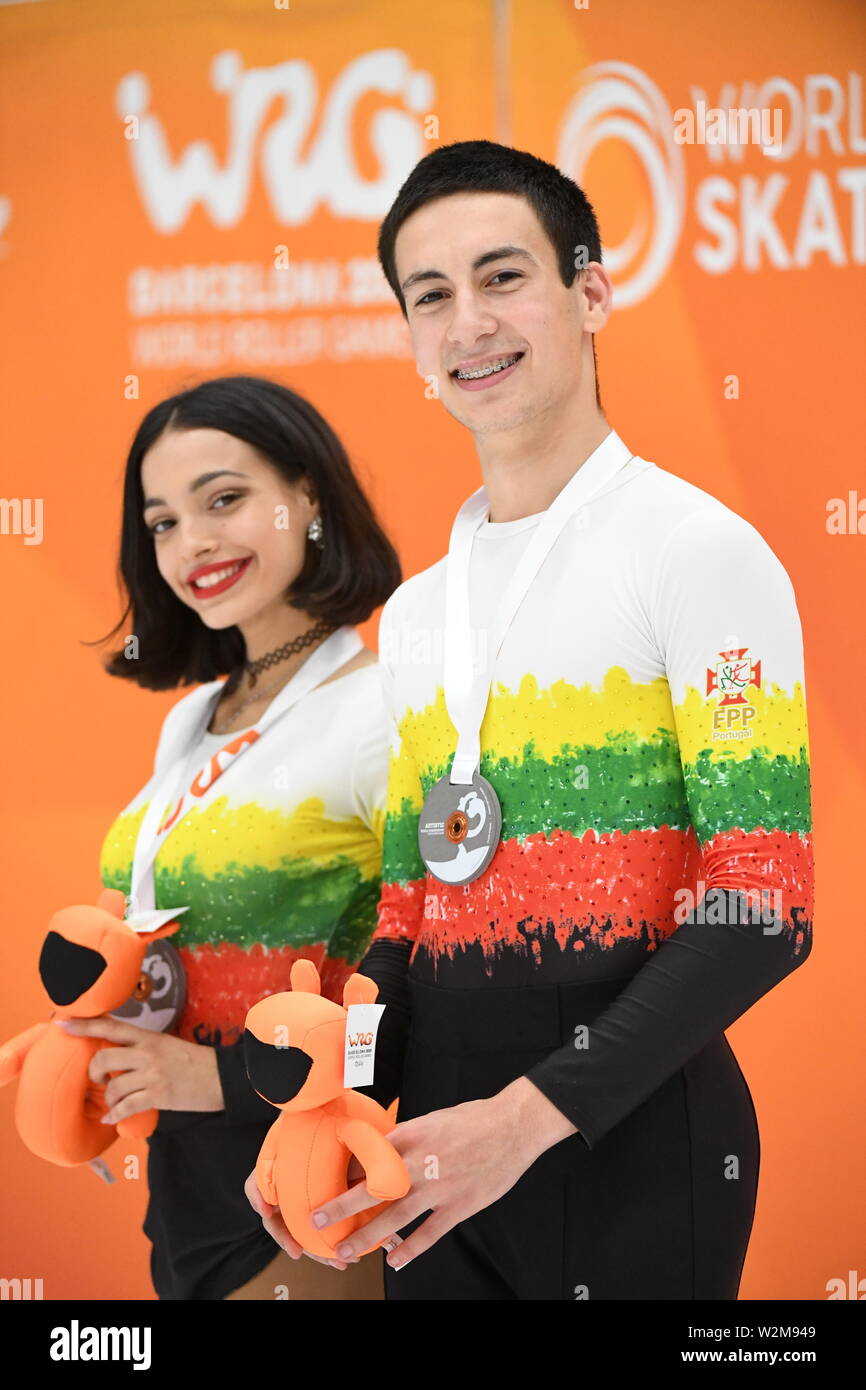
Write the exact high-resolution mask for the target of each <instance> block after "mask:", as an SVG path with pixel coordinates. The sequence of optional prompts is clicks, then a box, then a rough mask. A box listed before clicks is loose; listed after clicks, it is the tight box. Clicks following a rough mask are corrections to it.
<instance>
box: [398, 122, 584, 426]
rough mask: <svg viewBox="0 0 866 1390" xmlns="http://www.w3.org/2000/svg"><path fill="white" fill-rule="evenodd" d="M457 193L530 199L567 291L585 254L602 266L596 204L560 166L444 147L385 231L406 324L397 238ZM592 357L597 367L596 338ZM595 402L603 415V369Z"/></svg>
mask: <svg viewBox="0 0 866 1390" xmlns="http://www.w3.org/2000/svg"><path fill="white" fill-rule="evenodd" d="M455 193H515V194H517V195H518V196H520V197H522V198H525V199H526V200H527V202H528V203H529V204H530V205H531V207H532V209H533V211H534V212H535V215H536V217H537V218H538V220H539V222H540V223H541V225H542V227H543V228H544V230H545V232H546V233H547V236H548V239H549V240H550V242H551V244H552V246H553V249H554V251H555V252H556V259H557V264H558V266H559V274H560V278H561V279H562V283H563V284H564V285H566V286H570V285H572V284H573V282H574V277H575V275H576V274H577V273H578V270H579V269H581V267H580V266H579V265H577V264H575V262H576V261H577V258H578V251H579V250H580V249H583V250H584V262H588V261H598V262H601V236H600V234H599V230H598V222H597V221H596V216H595V212H594V211H593V208H592V204H591V203H590V201H589V199H588V198H587V196H586V194H585V193H584V191H583V189H582V188H579V187H578V185H577V184H576V183H575V182H574V180H573V179H570V178H568V176H567V175H566V174H563V173H562V171H561V170H560V169H557V168H556V166H555V165H554V164H548V163H547V161H546V160H544V159H539V158H538V157H537V156H536V155H534V154H529V153H528V152H527V151H526V150H515V149H512V148H511V147H510V146H509V145H497V144H495V143H494V142H493V141H492V140H461V141H458V142H456V143H455V144H453V145H440V146H439V148H438V149H435V150H431V152H430V154H428V155H425V157H424V158H423V159H422V160H419V162H418V163H417V164H416V165H415V168H414V169H413V170H412V172H411V174H410V175H409V177H408V178H407V179H406V181H405V183H404V184H403V185H402V187H401V188H400V191H399V192H398V194H397V197H396V198H395V199H394V202H393V203H392V205H391V207H390V208H389V210H388V213H387V216H386V217H385V220H384V222H383V223H382V226H381V227H380V229H379V243H378V253H379V262H380V264H381V266H382V270H383V272H384V275H385V279H386V280H387V281H388V284H389V285H390V286H391V289H392V290H393V291H394V293H395V295H396V296H397V300H398V303H399V305H400V309H401V311H402V314H403V317H404V318H406V317H408V316H407V313H406V301H405V299H404V298H403V292H402V290H401V289H400V285H399V282H398V280H397V267H396V263H395V258H394V244H395V242H396V240H397V233H398V232H399V230H400V228H401V227H402V225H403V223H404V222H405V221H406V218H407V217H410V216H411V214H412V213H413V212H417V211H418V209H419V208H421V207H423V206H424V204H425V203H430V202H432V201H433V199H434V198H447V197H449V196H450V195H452V194H455ZM592 356H593V362H594V363H596V358H595V335H593V340H592ZM595 398H596V402H597V404H598V408H599V410H600V409H601V396H600V394H599V389H598V366H597V363H596V374H595Z"/></svg>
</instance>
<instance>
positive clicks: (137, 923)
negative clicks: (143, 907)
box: [123, 907, 189, 931]
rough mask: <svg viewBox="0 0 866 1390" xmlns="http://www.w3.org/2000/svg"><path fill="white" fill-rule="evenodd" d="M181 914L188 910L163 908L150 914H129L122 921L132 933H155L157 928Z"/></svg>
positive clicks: (186, 908) (183, 908)
mask: <svg viewBox="0 0 866 1390" xmlns="http://www.w3.org/2000/svg"><path fill="white" fill-rule="evenodd" d="M182 912H189V908H188V907H163V908H159V909H158V910H157V909H154V910H152V911H150V912H130V913H128V914H127V916H126V917H124V919H123V920H124V922H125V923H126V925H127V926H128V927H132V930H133V931H156V929H157V927H163V926H165V924H166V922H173V921H174V919H175V917H179V916H180V914H181V913H182Z"/></svg>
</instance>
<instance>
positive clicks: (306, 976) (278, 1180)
mask: <svg viewBox="0 0 866 1390" xmlns="http://www.w3.org/2000/svg"><path fill="white" fill-rule="evenodd" d="M291 982H292V989H291V992H288V991H287V992H285V993H282V994H272V995H271V996H270V997H269V998H267V999H262V1000H261V1001H260V1002H259V1003H258V1004H254V1005H253V1007H252V1008H251V1009H250V1011H249V1013H248V1014H247V1017H246V1030H245V1032H244V1040H243V1041H244V1056H245V1059H246V1068H247V1075H248V1077H249V1079H250V1083H251V1084H252V1086H253V1088H254V1089H255V1090H256V1091H257V1092H258V1094H259V1095H260V1096H262V1097H263V1098H264V1099H265V1100H268V1101H270V1103H271V1105H275V1106H276V1108H277V1109H278V1110H280V1111H281V1112H282V1113H281V1114H280V1115H279V1116H278V1117H277V1119H276V1121H275V1122H274V1124H273V1125H272V1126H271V1128H270V1129H269V1130H268V1134H267V1137H266V1139H265V1142H264V1144H263V1145H262V1147H261V1150H260V1152H259V1157H258V1162H257V1163H256V1182H257V1183H258V1187H259V1190H260V1192H261V1194H262V1196H263V1197H264V1199H265V1201H266V1202H270V1204H271V1205H272V1206H277V1207H279V1209H280V1211H281V1213H282V1217H283V1220H284V1221H285V1223H286V1226H287V1228H288V1230H289V1231H290V1232H291V1234H292V1236H293V1237H294V1239H295V1240H296V1241H298V1243H299V1244H300V1245H302V1246H303V1248H304V1249H305V1250H308V1251H309V1252H310V1254H311V1255H323V1256H325V1257H326V1258H329V1257H330V1258H333V1257H334V1256H335V1254H336V1248H337V1246H338V1245H339V1244H340V1241H342V1240H345V1239H346V1237H347V1236H349V1235H351V1234H352V1232H353V1231H355V1230H357V1228H358V1227H359V1226H365V1225H366V1224H367V1222H368V1221H372V1220H373V1218H374V1216H376V1215H378V1213H379V1212H380V1211H383V1210H384V1208H385V1207H386V1206H387V1205H388V1204H389V1203H390V1202H393V1201H396V1199H397V1198H398V1197H405V1195H406V1193H407V1192H408V1191H409V1188H410V1187H411V1180H410V1177H409V1173H408V1171H407V1169H406V1165H405V1163H404V1162H403V1160H402V1158H401V1157H400V1155H399V1154H398V1153H397V1150H396V1149H395V1148H394V1146H393V1144H391V1143H390V1141H389V1140H388V1139H386V1138H385V1135H386V1134H387V1133H388V1131H389V1130H390V1129H393V1127H394V1126H393V1124H392V1123H391V1121H390V1119H389V1117H388V1112H387V1111H386V1110H384V1109H383V1107H382V1106H381V1105H379V1104H377V1102H376V1101H374V1100H372V1099H371V1098H370V1097H369V1096H363V1095H361V1094H360V1093H359V1092H358V1091H353V1090H347V1089H346V1088H345V1087H344V1085H343V1055H344V1045H345V1042H346V1021H347V1018H348V1014H347V1012H346V1010H347V1009H348V1007H349V1005H350V1004H372V1003H373V1002H374V1001H375V998H376V995H377V994H378V992H379V987H378V985H377V984H376V983H375V981H374V980H370V979H368V978H367V977H366V976H365V975H358V974H355V975H351V976H350V977H349V979H348V980H347V981H346V984H345V986H344V988H343V1004H344V1006H345V1007H344V1008H341V1007H340V1005H339V1004H335V1003H334V1002H333V1001H332V1000H330V999H323V998H322V995H321V985H320V982H319V972H318V970H317V969H316V967H315V965H314V964H313V962H312V961H310V960H296V961H295V963H294V965H293V966H292V972H291ZM353 1154H354V1155H355V1156H356V1158H357V1159H358V1161H359V1163H360V1164H361V1166H362V1168H363V1169H364V1171H365V1173H366V1181H367V1189H368V1191H369V1192H370V1193H371V1195H372V1196H374V1197H378V1198H380V1199H381V1205H380V1206H377V1207H368V1208H367V1210H366V1211H362V1212H358V1213H356V1214H355V1215H354V1216H348V1217H346V1219H345V1220H344V1221H335V1222H334V1224H333V1225H332V1226H328V1227H326V1228H325V1230H324V1231H317V1230H316V1228H315V1227H314V1226H313V1223H312V1222H311V1220H310V1213H311V1212H313V1211H315V1210H316V1209H317V1208H318V1207H320V1206H321V1205H322V1203H323V1202H327V1201H329V1200H330V1199H331V1198H332V1197H336V1196H337V1195H338V1194H339V1193H340V1192H345V1191H346V1189H347V1187H348V1185H349V1184H348V1179H347V1174H348V1169H349V1161H350V1159H351V1157H352V1155H353ZM377 1249H379V1245H378V1244H377V1245H371V1246H370V1247H369V1248H368V1249H367V1250H363V1251H361V1254H363V1255H368V1254H369V1253H370V1251H371V1250H377Z"/></svg>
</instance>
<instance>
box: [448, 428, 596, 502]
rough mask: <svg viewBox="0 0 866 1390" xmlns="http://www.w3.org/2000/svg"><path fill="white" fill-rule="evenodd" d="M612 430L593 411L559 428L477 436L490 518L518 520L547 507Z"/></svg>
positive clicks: (476, 441) (476, 442) (477, 446)
mask: <svg viewBox="0 0 866 1390" xmlns="http://www.w3.org/2000/svg"><path fill="white" fill-rule="evenodd" d="M532 425H533V426H535V422H534V421H533V422H532ZM611 432H612V431H611V426H610V425H609V423H608V421H607V420H606V419H605V418H604V416H603V415H602V414H601V413H600V412H598V413H596V414H594V415H593V416H592V417H590V419H588V420H586V421H585V422H584V423H583V424H580V423H578V424H576V425H574V426H573V427H568V428H564V429H559V430H548V431H547V432H542V433H539V431H538V430H537V428H533V429H532V431H531V432H530V430H529V429H527V430H525V431H521V430H517V431H509V432H508V433H507V434H498V435H492V436H484V435H481V436H476V440H475V444H476V448H477V449H478V456H479V460H480V463H481V476H482V478H483V480H484V486H485V488H486V490H487V496H488V497H489V499H490V520H491V521H494V522H496V521H517V520H519V519H520V518H521V517H524V516H533V515H534V514H535V513H536V512H544V511H546V510H547V508H548V507H549V506H550V504H551V503H552V502H553V500H554V498H555V497H557V496H558V495H559V493H560V492H561V491H562V489H563V488H564V487H565V485H566V483H567V482H568V481H569V479H570V478H572V477H573V476H574V474H575V473H576V472H577V470H578V469H579V468H580V467H581V466H582V465H583V464H584V463H585V462H586V460H587V459H588V458H589V456H590V454H592V453H594V452H595V450H596V449H597V448H598V446H599V444H601V443H602V441H603V440H604V439H606V438H607V436H608V435H609V434H610V433H611Z"/></svg>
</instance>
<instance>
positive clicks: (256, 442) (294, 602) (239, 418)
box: [85, 376, 402, 690]
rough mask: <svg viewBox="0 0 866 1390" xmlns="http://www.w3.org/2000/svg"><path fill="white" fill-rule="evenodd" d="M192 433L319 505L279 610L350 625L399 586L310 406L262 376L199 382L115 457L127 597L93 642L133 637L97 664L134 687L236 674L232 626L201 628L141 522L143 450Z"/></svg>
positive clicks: (341, 460) (364, 505) (340, 457)
mask: <svg viewBox="0 0 866 1390" xmlns="http://www.w3.org/2000/svg"><path fill="white" fill-rule="evenodd" d="M194 429H213V430H222V431H223V432H224V433H225V434H231V435H234V436H235V438H236V439H242V440H243V441H244V443H246V444H249V445H251V446H252V447H253V448H254V449H256V450H258V452H259V453H260V454H261V455H262V456H263V458H264V459H265V460H266V461H267V462H269V463H271V464H272V465H273V467H274V468H276V469H278V471H279V472H280V473H281V474H282V476H283V477H284V478H285V479H286V481H287V482H289V483H296V482H297V481H298V480H299V479H300V478H303V477H307V478H309V480H310V483H311V486H312V488H313V491H314V492H315V495H316V498H317V500H318V503H319V513H320V516H321V519H322V527H323V539H324V548H323V549H322V550H319V549H318V547H317V546H316V545H315V544H314V543H313V542H312V541H310V540H308V541H307V554H306V559H305V562H304V565H303V568H302V570H301V572H300V574H299V575H298V577H297V579H296V580H295V582H294V584H292V585H291V586H290V588H289V589H288V590H287V591H286V595H285V599H286V603H287V604H288V605H289V607H291V608H298V609H301V610H302V611H303V612H305V613H309V615H310V617H312V618H315V619H324V620H325V621H326V622H329V623H333V624H334V625H335V626H338V627H339V626H342V624H344V623H352V624H354V623H361V622H364V620H365V619H366V618H369V616H370V614H371V613H373V612H374V611H375V610H376V609H377V608H378V607H379V606H380V604H383V603H384V602H385V601H386V599H387V598H389V597H390V595H391V594H392V593H393V592H394V590H395V589H396V588H397V586H398V585H399V584H400V583H401V580H402V574H401V571H400V561H399V559H398V557H397V552H396V551H395V549H394V547H393V546H392V545H391V542H390V541H389V540H388V538H387V536H386V535H385V533H384V531H383V530H382V528H381V526H380V525H379V523H378V522H377V520H376V517H375V515H374V513H373V509H372V507H371V506H370V503H369V502H368V501H367V498H366V497H365V495H364V493H363V492H362V490H361V488H360V486H359V484H358V481H357V479H356V477H355V475H354V473H353V472H352V467H351V464H350V463H349V459H348V456H347V454H346V451H345V449H344V448H343V445H342V444H341V443H340V440H339V439H338V438H337V435H336V434H335V433H334V431H333V430H332V429H331V427H330V425H329V424H328V423H327V421H326V420H324V419H323V417H322V416H321V415H320V414H319V412H318V411H317V410H316V409H315V407H314V406H312V405H311V404H310V403H309V401H306V400H304V398H303V397H302V396H299V395H298V394H297V392H295V391H291V390H290V389H289V388H288V387H287V386H281V385H280V384H279V383H278V382H275V381H268V380H267V379H266V378H264V377H257V376H224V377H217V378H216V379H215V380H213V381H204V382H202V383H201V384H200V385H199V386H193V387H191V388H190V389H189V390H187V391H182V392H180V394H178V395H176V396H171V397H170V398H169V399H168V400H165V401H161V402H160V403H159V404H158V405H155V406H154V407H153V409H152V410H150V411H148V413H147V415H145V417H144V419H143V420H142V422H141V424H140V425H139V428H138V432H137V434H136V436H135V438H134V440H133V441H132V446H131V448H130V450H129V455H128V458H127V461H126V475H125V478H124V484H123V521H122V526H121V537H120V560H119V564H118V579H119V580H120V581H121V587H123V586H125V589H126V592H127V594H128V595H129V599H128V602H127V606H126V609H125V611H124V614H123V617H122V618H121V619H120V621H119V622H118V623H117V625H116V626H115V627H113V628H112V629H111V631H110V632H109V633H108V634H107V635H106V636H105V637H103V638H101V639H100V641H101V642H107V641H109V640H110V639H112V638H114V637H115V636H116V634H117V633H119V632H121V631H123V632H124V633H127V634H128V633H131V634H134V635H135V637H136V638H137V642H136V643H135V647H136V648H137V650H135V651H130V652H127V651H126V649H125V648H124V649H123V650H121V651H117V652H114V653H113V654H112V656H111V658H110V659H109V660H108V661H107V662H106V663H105V669H106V671H107V672H108V674H109V675H111V676H120V677H122V678H124V679H126V680H133V681H136V682H137V684H138V685H140V686H143V687H144V688H145V689H146V690H173V689H176V687H177V686H178V685H194V684H199V683H202V682H205V681H212V680H216V678H217V677H218V676H221V675H224V674H226V673H228V674H229V675H230V676H237V674H238V672H239V670H240V668H241V667H242V665H243V662H244V661H245V659H246V648H245V644H244V639H243V635H242V633H241V631H240V629H239V628H238V627H236V626H235V627H229V628H224V629H222V630H221V631H217V630H213V629H211V628H209V627H207V626H206V625H205V624H204V623H203V622H202V621H201V619H200V618H199V616H198V614H196V613H195V612H193V610H192V609H191V608H188V607H187V605H186V604H184V603H181V601H180V599H179V598H178V597H177V595H176V594H175V593H174V592H173V591H172V589H171V588H170V587H169V586H168V584H166V582H165V580H164V579H163V577H162V575H161V574H160V573H159V570H158V568H157V564H156V556H155V554H154V543H153V537H152V536H151V535H150V533H149V531H148V530H147V527H146V525H145V522H144V516H143V507H144V493H143V490H142V484H141V465H142V460H143V458H144V455H145V454H146V453H147V450H148V449H149V448H150V447H151V445H153V444H155V443H156V441H157V440H158V439H159V438H160V437H161V436H162V435H163V434H164V433H166V432H168V431H175V430H194ZM130 613H131V615H132V617H131V622H129V623H128V622H127V618H128V617H129V615H130ZM85 645H87V646H94V645H97V644H96V643H85Z"/></svg>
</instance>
